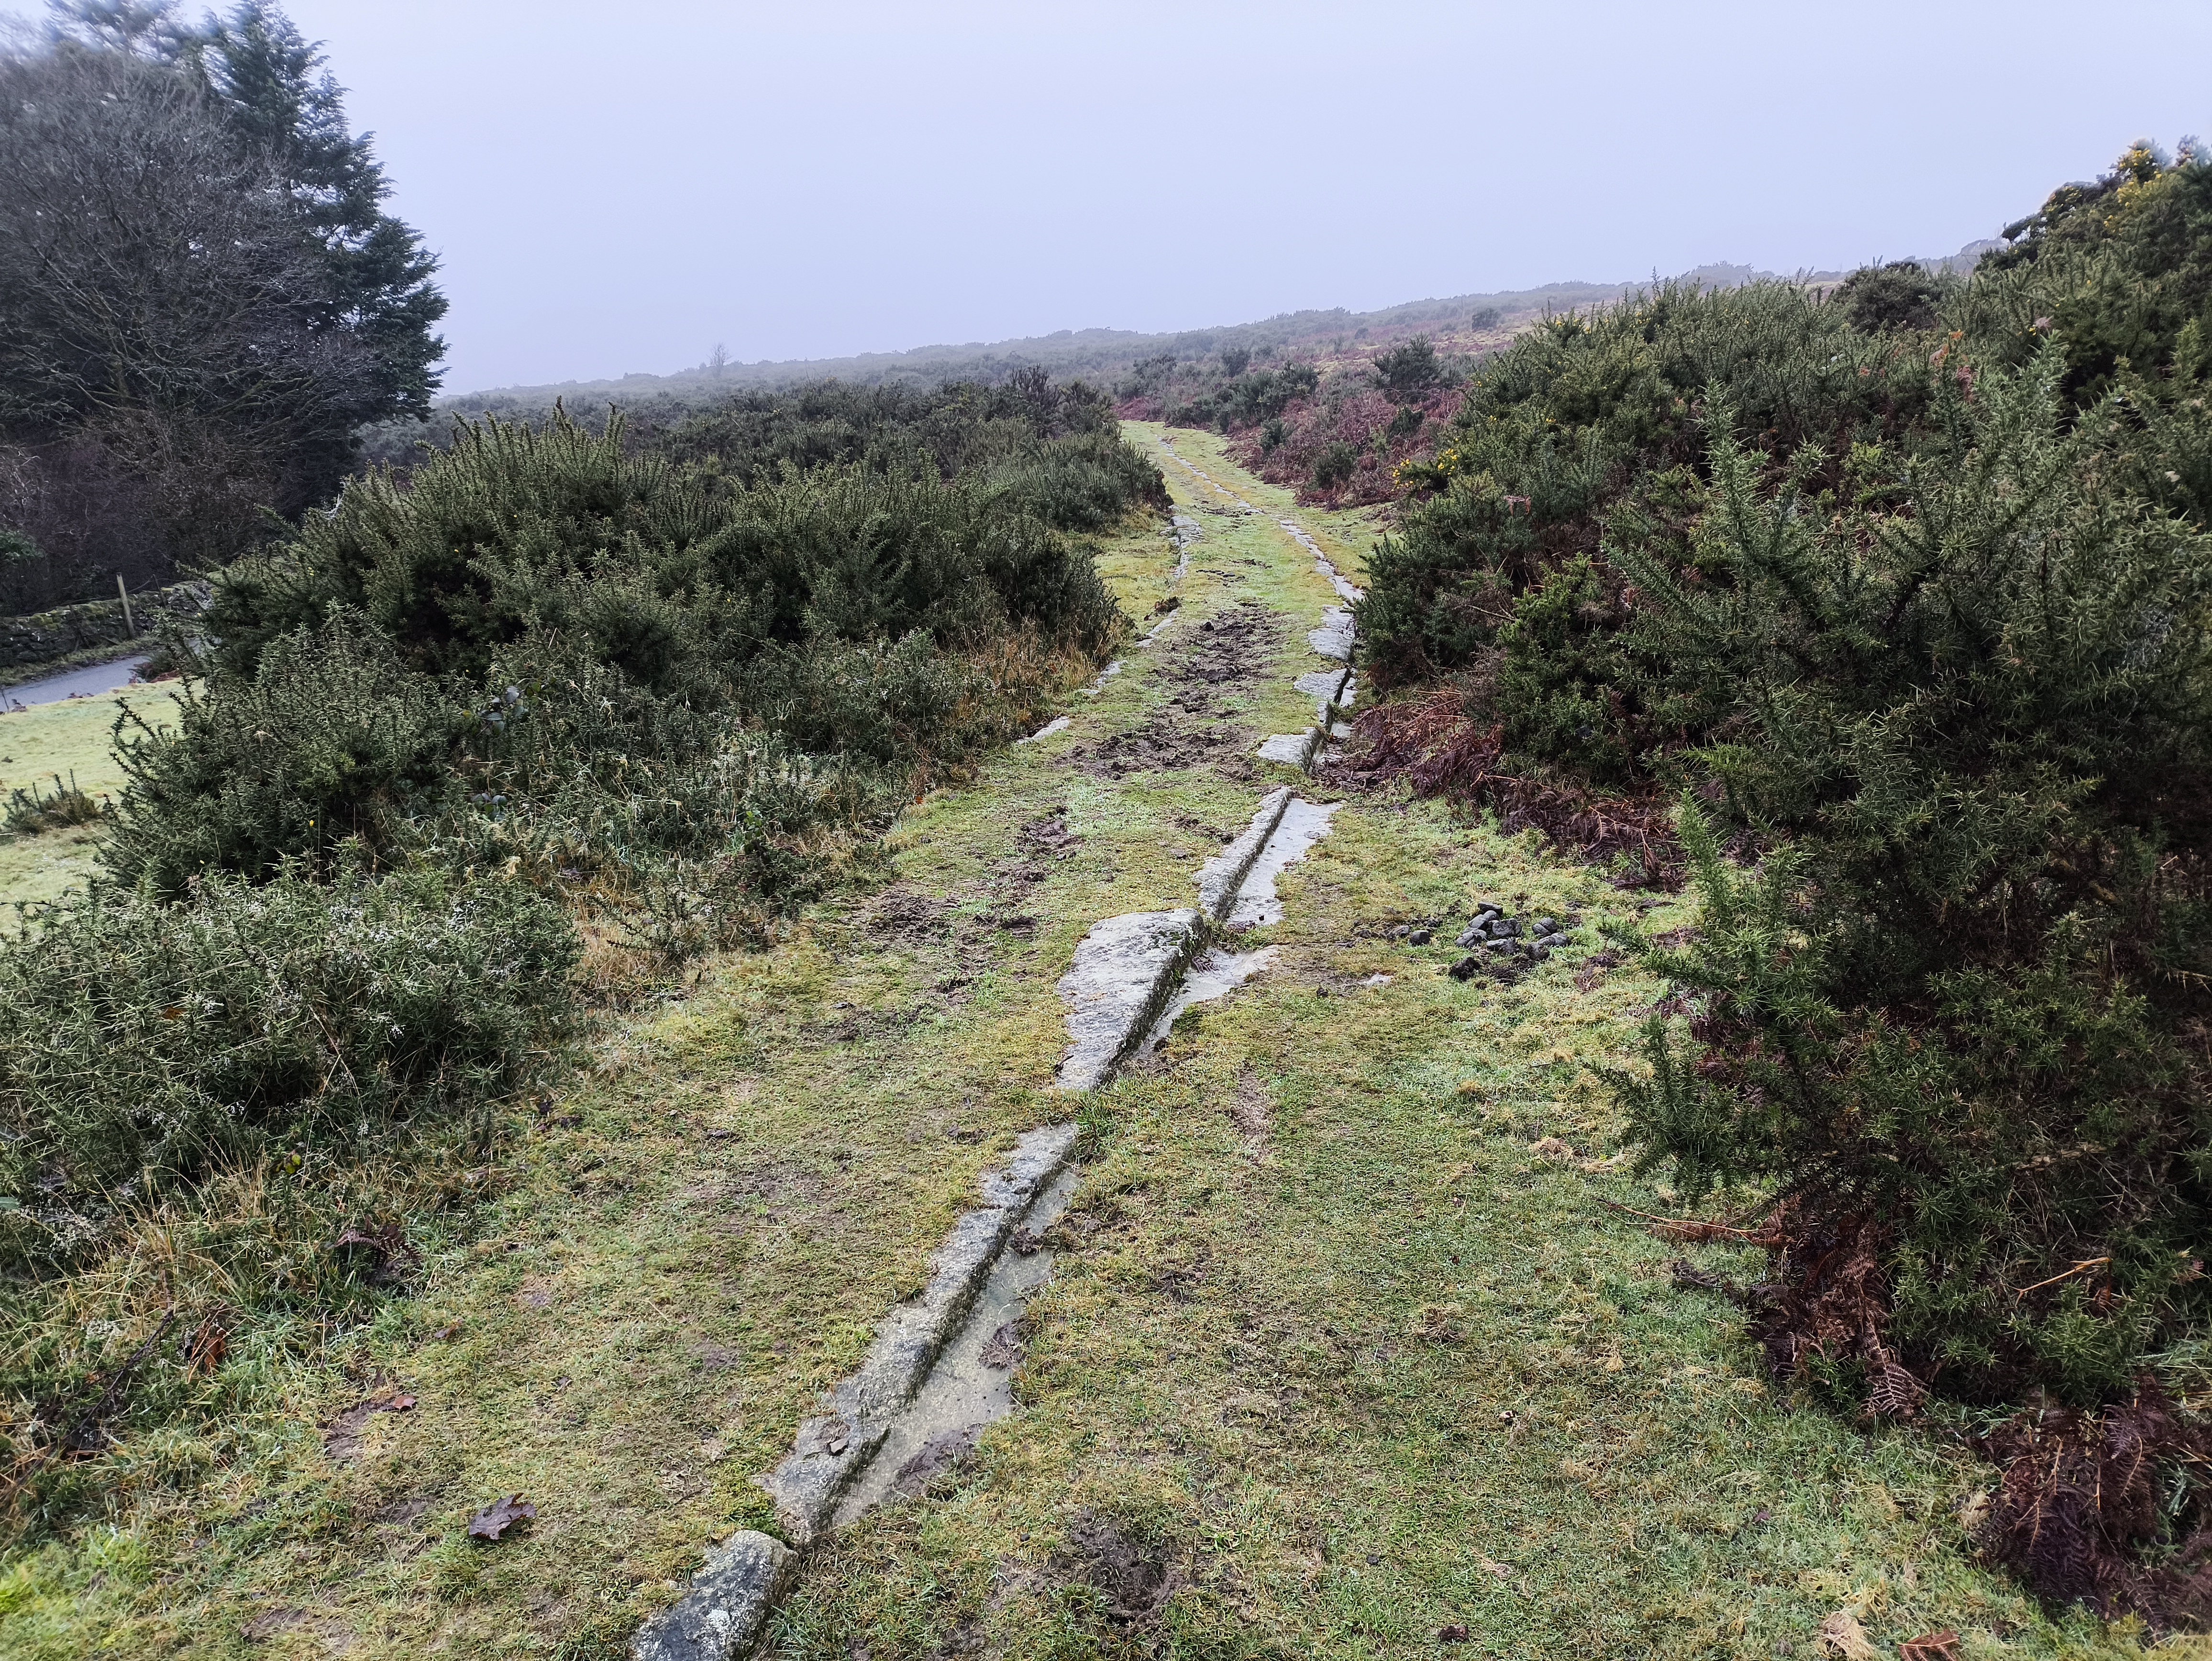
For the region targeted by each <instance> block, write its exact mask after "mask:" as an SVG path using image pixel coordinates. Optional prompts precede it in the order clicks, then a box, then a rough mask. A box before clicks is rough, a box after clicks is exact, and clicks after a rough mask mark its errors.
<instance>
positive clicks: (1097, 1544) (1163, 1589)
mask: <svg viewBox="0 0 2212 1661" xmlns="http://www.w3.org/2000/svg"><path fill="white" fill-rule="evenodd" d="M1051 1568H1052V1571H1053V1573H1054V1574H1055V1575H1056V1576H1057V1577H1058V1578H1059V1579H1061V1580H1063V1581H1067V1582H1074V1583H1078V1584H1080V1585H1087V1586H1089V1587H1091V1589H1092V1590H1093V1591H1097V1593H1098V1594H1099V1603H1100V1611H1099V1612H1100V1613H1101V1614H1103V1615H1105V1617H1106V1618H1107V1619H1108V1620H1109V1621H1112V1622H1113V1623H1114V1624H1115V1626H1118V1627H1139V1626H1146V1625H1149V1624H1151V1623H1152V1622H1153V1621H1157V1620H1158V1618H1159V1615H1160V1612H1161V1611H1162V1610H1163V1609H1165V1608H1166V1607H1167V1602H1168V1599H1169V1598H1170V1597H1172V1596H1173V1595H1174V1593H1175V1589H1176V1584H1177V1576H1176V1572H1175V1567H1174V1565H1173V1564H1172V1563H1171V1562H1170V1560H1169V1556H1168V1552H1167V1548H1166V1547H1165V1546H1164V1545H1162V1544H1160V1543H1158V1542H1151V1541H1146V1540H1143V1539H1141V1538H1139V1537H1138V1536H1137V1535H1136V1534H1135V1531H1134V1530H1130V1529H1128V1528H1126V1527H1124V1526H1123V1525H1122V1524H1120V1523H1117V1522H1116V1521H1115V1519H1114V1518H1111V1517H1108V1516H1104V1515H1102V1514H1101V1513H1099V1512H1091V1511H1085V1512H1080V1513H1079V1514H1078V1515H1077V1517H1076V1518H1075V1520H1074V1521H1073V1523H1071V1524H1068V1529H1067V1538H1066V1542H1065V1543H1063V1544H1062V1545H1061V1547H1060V1549H1059V1550H1058V1551H1056V1552H1054V1554H1053V1556H1052V1561H1051Z"/></svg>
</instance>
